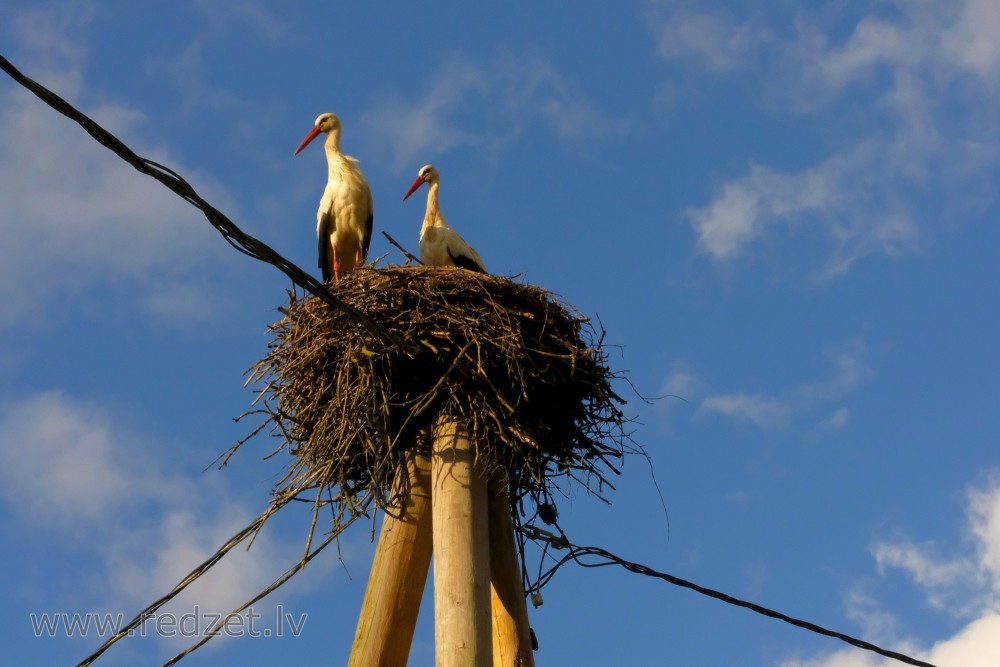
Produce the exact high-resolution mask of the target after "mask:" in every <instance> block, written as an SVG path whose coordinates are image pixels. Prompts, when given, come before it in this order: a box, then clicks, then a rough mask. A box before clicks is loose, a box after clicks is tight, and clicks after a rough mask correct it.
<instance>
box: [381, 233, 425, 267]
mask: <svg viewBox="0 0 1000 667" xmlns="http://www.w3.org/2000/svg"><path fill="white" fill-rule="evenodd" d="M382 236H384V237H385V238H387V239H388V240H389V243H391V244H392V245H394V246H396V247H397V248H399V251H400V252H401V253H403V254H404V255H405V256H406V259H408V260H410V261H411V262H414V263H416V264H423V262H421V261H420V260H419V259H417V258H416V257H414V256H413V255H412V254H411V253H410V251H408V250H407V249H406V248H404V247H403V246H401V245H399V244H398V243H396V239H394V238H392V237H391V236H389V234H388V233H387V232H385V231H383V232H382Z"/></svg>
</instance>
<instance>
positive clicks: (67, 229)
mask: <svg viewBox="0 0 1000 667" xmlns="http://www.w3.org/2000/svg"><path fill="white" fill-rule="evenodd" d="M15 25H16V26H17V27H18V28H17V29H16V30H15V32H16V33H17V34H18V36H19V38H20V41H21V42H22V43H23V44H24V47H23V48H24V49H25V50H26V51H28V52H29V53H33V52H34V51H35V50H37V49H40V48H44V47H45V46H46V45H48V44H50V43H54V42H57V43H59V44H60V45H61V48H60V49H59V50H57V51H56V54H57V55H58V56H59V57H56V56H55V55H53V54H52V53H49V54H48V55H47V56H46V57H45V58H44V59H43V60H42V62H43V63H46V67H45V68H44V69H41V70H39V69H34V70H33V71H30V72H27V74H28V75H29V76H32V77H33V78H36V79H37V80H39V81H41V82H42V83H44V84H48V85H51V86H52V87H54V88H57V89H58V92H59V93H60V94H65V96H67V97H68V98H69V99H71V100H72V99H73V98H76V97H86V95H84V94H83V93H82V91H83V90H84V89H85V85H84V82H83V80H82V77H81V73H80V67H81V65H80V60H81V59H82V58H83V54H82V53H81V49H80V48H79V47H77V46H74V45H73V42H72V40H69V39H66V38H65V35H63V34H62V33H61V32H60V31H61V30H64V29H65V26H63V25H60V24H59V23H58V21H56V19H54V18H52V17H51V16H50V15H48V14H42V13H29V14H25V15H20V16H19V17H18V19H17V20H15ZM28 61H29V62H31V60H30V59H28ZM83 107H84V111H85V112H86V113H87V114H88V115H90V116H91V117H92V118H94V120H96V121H97V122H98V123H100V124H102V125H104V126H105V127H107V128H109V129H110V130H111V131H112V132H114V133H115V134H117V135H118V136H120V137H123V138H124V139H125V140H126V141H127V142H131V143H135V142H134V141H133V138H135V137H138V136H139V135H140V133H141V131H142V130H144V129H145V123H146V121H145V118H144V116H143V115H142V114H141V113H140V112H139V111H137V110H135V109H132V108H129V107H126V106H122V105H116V104H101V105H99V106H93V105H86V104H84V105H83ZM137 148H138V150H139V152H140V154H143V155H145V156H146V157H149V158H151V159H153V160H156V161H157V162H161V163H164V164H175V165H176V164H177V160H175V159H173V158H172V156H170V155H169V153H168V152H167V151H165V150H163V149H160V148H150V147H149V146H148V145H147V146H146V147H142V146H141V142H140V145H139V146H137ZM188 176H189V177H191V180H193V181H194V182H198V181H201V182H203V183H204V182H206V181H207V183H208V185H207V187H200V188H199V189H201V190H204V191H205V192H204V194H206V195H207V196H210V197H212V198H213V199H215V200H216V201H217V202H218V201H219V199H220V198H221V199H222V200H223V202H222V203H223V205H225V204H227V203H229V202H228V201H227V199H228V198H226V197H225V196H224V195H223V194H222V193H221V192H220V189H219V188H218V186H216V185H215V184H214V183H213V182H212V181H211V179H208V178H207V177H205V176H204V175H200V174H197V173H195V174H194V175H193V177H192V174H191V173H190V171H189V172H188ZM0 199H2V200H3V202H4V219H5V226H4V242H3V244H0V325H6V324H10V323H12V322H14V321H17V320H18V319H20V318H22V317H24V315H25V314H26V313H28V312H31V311H34V312H38V311H40V310H43V309H44V306H45V304H46V302H48V301H49V300H50V299H52V298H53V297H55V296H57V295H59V294H61V293H69V294H73V293H77V292H80V291H82V290H85V289H88V288H91V287H94V286H98V285H107V284H112V283H119V282H122V281H129V282H130V283H132V286H134V287H136V288H139V289H140V290H141V289H145V288H148V287H149V286H151V285H156V284H159V283H160V282H162V280H163V279H164V277H167V276H177V275H182V274H184V273H185V272H186V271H189V270H190V269H191V268H193V267H195V266H197V265H199V264H201V263H203V262H205V261H206V260H208V259H209V258H213V257H217V256H219V255H221V253H222V252H223V250H224V246H223V244H222V243H220V240H219V239H218V238H214V237H215V232H214V231H212V230H211V229H210V228H209V227H208V225H206V224H205V223H204V221H203V220H201V218H200V214H199V213H198V212H197V211H196V210H195V209H193V208H192V207H191V206H190V205H188V204H187V203H185V202H183V201H182V200H181V199H179V198H178V197H176V196H175V195H173V194H172V193H170V192H168V191H167V190H166V189H165V188H163V187H162V186H161V185H159V184H158V183H155V182H154V181H153V180H151V179H149V178H148V177H146V176H143V175H141V174H139V173H138V172H136V171H135V170H134V169H132V168H131V167H130V166H128V165H127V164H126V163H124V162H123V161H121V160H120V159H119V158H117V157H116V156H114V155H113V154H112V153H111V152H110V151H108V150H107V149H105V148H103V147H102V146H100V145H99V144H97V142H95V141H94V140H93V139H92V138H91V137H90V136H88V135H87V134H86V133H85V132H84V131H83V130H82V129H81V128H80V127H78V126H77V125H76V124H75V123H73V122H71V121H69V120H68V119H65V118H63V117H61V116H59V115H58V114H57V113H55V112H54V111H52V110H51V109H49V108H48V107H47V106H46V105H45V104H44V103H42V102H41V101H40V100H38V99H37V98H35V97H34V96H32V95H31V94H29V93H27V91H24V90H21V89H19V88H9V89H7V90H5V91H4V92H3V93H2V94H0Z"/></svg>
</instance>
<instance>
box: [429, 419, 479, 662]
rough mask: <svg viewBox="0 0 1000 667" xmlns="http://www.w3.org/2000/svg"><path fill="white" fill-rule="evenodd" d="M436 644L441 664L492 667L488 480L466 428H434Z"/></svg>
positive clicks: (449, 424) (443, 423) (447, 424)
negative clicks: (478, 466) (478, 465)
mask: <svg viewBox="0 0 1000 667" xmlns="http://www.w3.org/2000/svg"><path fill="white" fill-rule="evenodd" d="M433 437H434V443H433V446H432V451H431V505H432V508H433V509H432V513H433V519H432V524H433V529H434V645H435V657H436V665H437V667H491V666H492V664H493V656H492V653H493V651H492V648H493V647H492V643H491V638H490V634H491V633H490V628H491V622H490V554H489V529H488V517H487V512H488V508H487V500H486V498H487V493H486V481H485V480H484V479H483V478H482V476H481V475H480V474H479V472H478V470H477V469H476V465H475V452H474V451H473V448H472V443H471V442H470V441H469V436H468V433H467V432H466V430H465V429H464V428H463V427H462V426H461V425H460V424H459V423H456V422H454V421H451V420H447V419H440V420H439V421H438V422H437V424H436V425H435V427H434V433H433Z"/></svg>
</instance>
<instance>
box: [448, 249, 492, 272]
mask: <svg viewBox="0 0 1000 667" xmlns="http://www.w3.org/2000/svg"><path fill="white" fill-rule="evenodd" d="M448 256H449V257H451V261H453V262H455V266H458V267H461V268H463V269H468V270H469V271H476V272H477V273H486V269H484V268H483V267H482V266H481V265H480V264H479V262H477V261H476V260H474V259H472V258H471V257H469V256H468V255H463V254H461V253H459V254H457V255H456V254H454V253H452V251H451V248H448Z"/></svg>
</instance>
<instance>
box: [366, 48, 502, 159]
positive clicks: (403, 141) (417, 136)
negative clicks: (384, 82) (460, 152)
mask: <svg viewBox="0 0 1000 667" xmlns="http://www.w3.org/2000/svg"><path fill="white" fill-rule="evenodd" d="M486 88H487V75H486V73H485V72H483V71H482V70H480V69H479V68H478V67H476V66H474V65H472V64H470V63H468V62H466V60H465V59H464V58H461V57H458V56H454V57H452V58H450V59H449V60H447V61H446V62H445V63H444V64H443V65H442V66H441V67H440V68H439V69H438V70H437V72H435V74H434V76H433V78H432V80H431V82H430V84H429V86H428V87H427V90H426V92H425V93H424V94H423V95H422V96H420V98H419V99H417V100H416V101H409V100H404V99H403V98H402V97H400V96H399V95H398V94H392V95H390V96H388V97H386V98H384V99H381V100H379V101H378V103H377V104H376V105H375V107H374V108H373V109H372V110H371V111H368V112H367V113H365V114H364V115H363V116H362V118H361V123H360V125H361V132H362V133H365V134H367V135H368V136H369V137H370V141H372V142H373V143H375V144H376V145H379V144H381V148H383V150H385V149H388V151H387V152H389V153H390V154H391V155H392V156H393V158H394V160H395V162H396V164H397V166H402V165H410V164H415V163H416V162H421V163H422V162H426V161H427V160H429V159H430V158H431V157H433V156H436V155H440V154H441V153H444V152H446V151H448V150H450V149H452V148H455V147H458V146H476V145H478V144H480V143H482V141H483V138H482V136H481V134H480V133H477V132H472V131H468V130H464V129H460V128H459V127H458V122H457V121H455V120H453V119H452V118H451V115H452V114H454V113H455V112H456V111H457V110H458V109H459V108H460V107H461V106H462V105H463V103H464V102H465V101H466V99H467V98H468V97H470V96H472V95H474V94H477V93H478V94H482V92H483V91H484V90H485V89H486ZM424 156H426V157H424ZM417 166H419V165H417Z"/></svg>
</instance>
